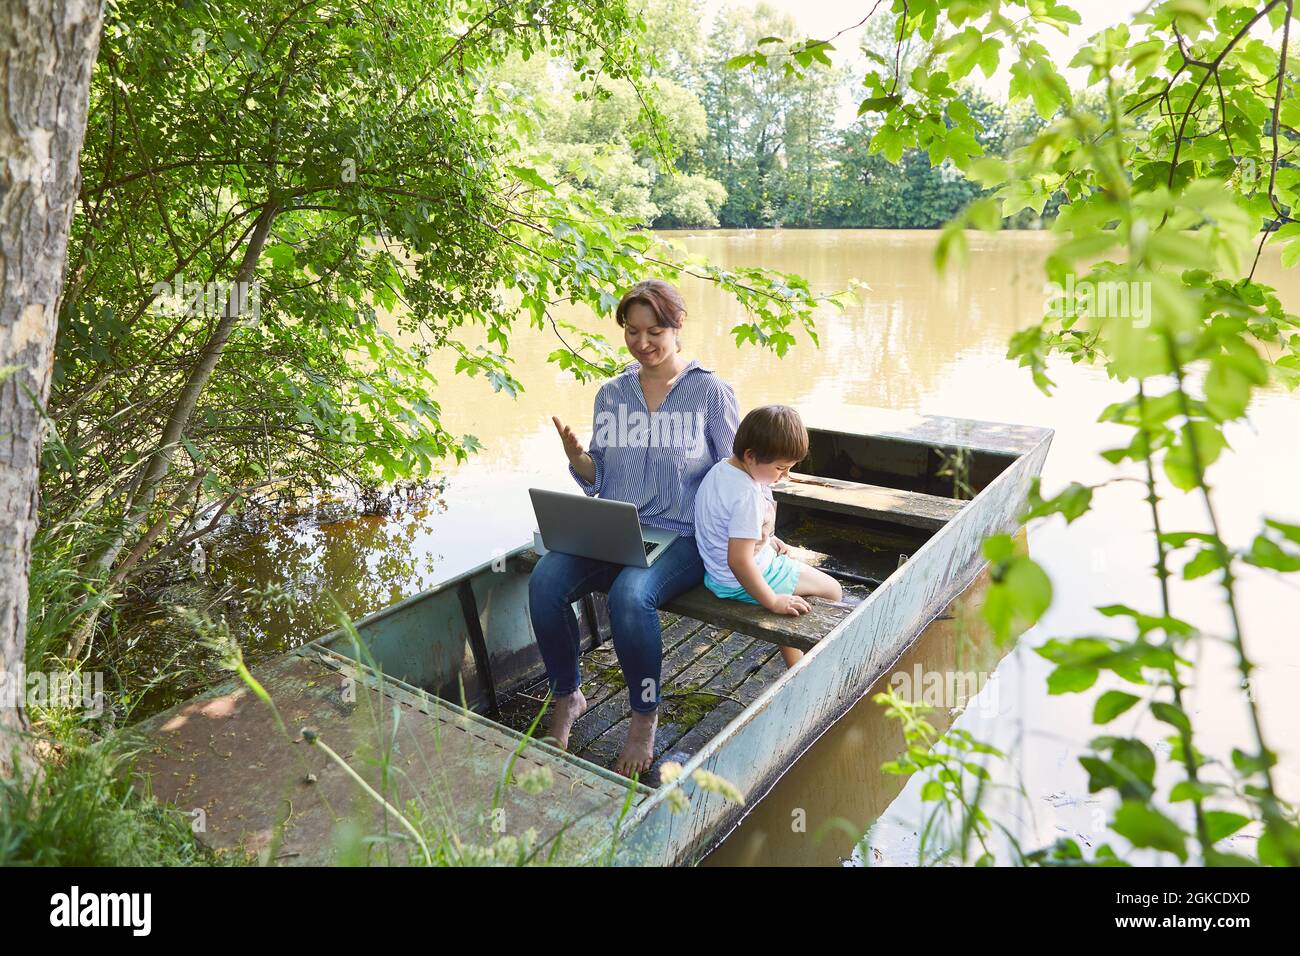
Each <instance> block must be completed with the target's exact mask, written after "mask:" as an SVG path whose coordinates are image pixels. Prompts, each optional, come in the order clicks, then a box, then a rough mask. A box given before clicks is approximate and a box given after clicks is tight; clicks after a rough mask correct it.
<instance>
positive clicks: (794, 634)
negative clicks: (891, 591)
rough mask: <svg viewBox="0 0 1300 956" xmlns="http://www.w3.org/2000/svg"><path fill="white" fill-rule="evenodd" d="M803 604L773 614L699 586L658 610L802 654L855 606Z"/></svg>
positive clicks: (534, 557) (528, 557) (528, 567)
mask: <svg viewBox="0 0 1300 956" xmlns="http://www.w3.org/2000/svg"><path fill="white" fill-rule="evenodd" d="M791 555H792V556H793V557H796V558H798V559H799V560H801V561H803V562H804V563H805V564H810V565H812V566H814V567H817V566H819V565H821V564H823V563H826V562H828V561H830V559H829V557H828V556H827V555H824V554H820V553H818V552H816V551H809V550H808V549H806V548H791ZM538 559H539V556H538V554H537V552H536V551H533V550H532V549H531V548H530V549H529V550H527V551H524V552H522V553H521V554H519V555H517V556H516V557H515V558H514V560H515V562H516V567H517V568H518V569H519V570H521V571H528V572H531V571H532V569H533V566H534V565H536V564H537V561H538ZM864 580H865V579H864ZM849 586H850V587H852V586H853V585H849ZM805 600H807V602H808V605H809V607H810V608H811V610H809V611H808V612H807V613H806V614H800V615H797V616H796V615H791V614H774V613H773V612H771V611H769V610H767V609H766V608H764V607H761V606H759V605H757V604H748V603H746V602H744V601H727V600H723V599H722V598H719V597H718V596H716V595H715V594H714V593H713V592H712V591H710V590H709V589H708V588H706V587H705V586H704V585H702V584H701V585H700V586H699V587H695V588H692V589H691V590H689V591H687V592H686V593H684V594H680V595H678V596H677V597H675V598H673V599H672V600H670V601H667V602H665V603H664V605H663V606H662V607H661V608H660V610H663V611H667V612H669V613H671V614H680V615H681V616H682V617H689V618H691V619H693V620H696V621H703V622H704V623H706V624H712V625H713V626H715V627H718V628H721V629H723V630H727V631H735V632H736V633H737V634H745V635H747V636H749V637H754V638H758V639H759V640H763V641H769V642H771V643H773V644H778V645H781V646H784V647H797V648H799V649H800V650H804V651H806V650H811V649H812V647H813V646H814V645H815V644H816V643H817V642H818V641H819V640H821V639H822V638H823V637H825V636H826V635H827V634H829V633H830V632H831V630H832V629H833V628H834V627H835V625H836V624H838V623H839V622H840V621H842V620H843V619H844V618H846V617H848V615H849V612H850V611H852V610H853V608H854V606H855V604H856V602H854V601H843V602H838V603H837V602H835V601H827V600H824V599H822V598H816V597H810V598H806V599H805Z"/></svg>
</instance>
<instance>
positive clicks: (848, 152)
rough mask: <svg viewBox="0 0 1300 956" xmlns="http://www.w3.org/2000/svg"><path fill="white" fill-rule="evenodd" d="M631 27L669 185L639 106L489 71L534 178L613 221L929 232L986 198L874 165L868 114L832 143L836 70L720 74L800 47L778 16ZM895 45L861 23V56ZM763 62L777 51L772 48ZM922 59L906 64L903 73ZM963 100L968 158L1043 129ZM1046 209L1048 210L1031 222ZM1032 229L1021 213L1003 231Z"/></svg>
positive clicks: (687, 19)
mask: <svg viewBox="0 0 1300 956" xmlns="http://www.w3.org/2000/svg"><path fill="white" fill-rule="evenodd" d="M641 15H642V16H643V17H644V19H645V20H646V23H647V26H648V33H647V36H646V41H645V43H644V47H645V50H646V55H647V57H649V58H653V60H654V61H655V65H654V68H653V73H654V76H655V84H654V88H653V104H652V106H651V108H652V109H654V110H655V111H656V112H658V113H659V114H660V115H661V117H662V118H663V120H664V121H665V128H666V130H667V134H668V136H669V138H670V142H671V147H672V149H673V151H674V153H675V157H676V158H675V161H674V164H673V169H671V170H669V169H666V168H662V167H661V165H660V163H659V162H658V161H656V159H655V158H654V157H655V155H656V153H657V152H658V151H659V150H658V147H661V146H662V145H663V144H662V143H661V142H657V141H655V140H653V139H652V138H651V137H652V135H653V134H652V133H651V131H650V129H649V127H648V124H647V123H646V121H645V119H644V116H643V107H644V106H645V105H646V103H645V102H644V101H643V100H642V99H641V98H639V97H638V95H637V93H636V92H635V91H634V90H633V89H632V86H631V84H629V83H626V82H624V81H614V82H610V83H608V84H606V86H607V87H608V95H607V96H606V97H605V98H603V99H587V100H579V101H576V102H575V101H574V99H573V95H572V94H573V89H572V88H573V86H574V83H575V81H574V80H573V79H572V73H571V72H565V73H562V74H561V73H560V72H559V71H555V70H554V69H553V68H552V67H551V65H550V64H548V63H546V62H543V61H542V60H539V59H532V60H530V61H524V60H523V59H521V58H519V57H515V58H514V59H513V60H511V61H510V62H509V63H507V64H506V66H505V67H504V68H503V70H502V78H503V81H505V82H508V83H511V84H515V85H517V86H520V87H521V88H523V89H524V90H525V91H526V92H527V94H528V95H529V96H531V97H532V98H533V101H534V102H535V103H536V104H537V109H538V114H539V126H540V128H541V129H542V131H543V134H544V142H543V143H541V144H539V148H540V149H541V150H542V152H544V153H545V154H546V156H547V161H543V162H540V163H538V167H539V168H540V169H542V170H544V171H545V172H546V173H548V174H549V175H550V176H553V177H555V178H556V179H558V180H565V179H567V180H568V182H569V183H570V184H571V185H572V187H573V188H580V189H587V190H594V191H595V192H596V193H597V194H598V195H599V196H600V198H601V199H602V200H603V201H604V202H606V203H607V204H609V205H610V206H611V207H612V208H614V209H615V210H616V211H618V212H620V213H622V214H623V215H626V216H628V217H630V218H631V219H633V220H635V221H637V222H639V223H641V224H644V225H649V226H653V227H656V228H689V227H706V228H707V227H718V226H721V227H726V228H764V227H774V226H785V227H826V228H893V229H932V228H937V227H938V226H940V225H942V224H943V223H944V222H946V221H947V220H949V219H951V218H952V217H953V216H954V215H956V213H957V212H958V211H960V210H961V209H962V208H963V207H964V206H966V205H967V204H968V203H969V202H970V201H971V200H972V199H975V198H977V197H979V196H981V195H983V194H984V190H982V189H981V187H980V186H979V185H978V184H976V183H974V182H972V181H970V180H969V179H967V178H966V177H965V176H963V175H962V174H961V173H960V172H958V170H957V168H956V166H954V165H953V164H952V163H951V162H949V161H944V162H942V163H940V164H938V165H933V164H932V163H931V158H930V157H929V156H928V155H927V153H926V152H925V151H923V150H918V149H904V150H902V151H901V155H899V156H897V157H896V158H895V157H892V156H891V157H889V158H887V157H886V156H885V155H881V154H880V152H871V151H870V150H871V145H872V139H873V137H874V136H876V135H877V130H878V128H879V123H878V120H877V118H876V116H875V115H873V114H871V113H867V114H865V115H862V116H860V117H858V118H857V120H856V121H854V122H853V123H852V124H851V125H849V126H848V127H847V128H838V127H837V126H836V113H837V110H838V108H839V103H840V94H841V91H842V90H843V88H844V86H845V84H846V83H849V82H850V81H851V70H849V69H846V68H845V67H842V66H841V67H832V66H831V65H830V64H829V63H820V62H813V63H812V65H811V68H806V69H802V70H800V71H798V72H797V73H795V72H792V71H787V70H786V69H785V68H784V66H783V64H782V63H780V62H775V61H774V62H773V63H772V65H770V66H765V67H762V68H756V69H744V70H736V69H728V68H727V66H726V64H727V62H728V61H729V60H731V59H732V58H733V57H736V56H738V55H742V54H744V53H746V52H748V51H751V50H754V49H755V48H756V47H757V46H759V44H760V42H761V41H763V39H764V38H769V37H782V38H786V39H787V40H793V39H794V38H796V37H798V36H801V34H800V33H799V28H798V27H797V25H796V23H795V22H794V21H793V20H792V19H791V18H790V17H789V16H788V15H786V14H783V13H780V12H778V11H776V10H774V9H773V8H772V7H770V6H768V5H766V4H759V5H757V6H756V7H752V8H724V9H723V10H721V11H720V12H719V13H718V15H717V17H716V18H715V20H714V22H713V23H712V24H705V23H704V22H703V12H702V4H701V2H700V0H662V2H658V0H657V2H655V3H653V4H648V5H647V8H646V9H643V10H642V13H641ZM893 30H894V23H893V20H892V19H891V18H889V17H887V16H884V15H882V16H879V17H873V18H872V20H871V21H870V23H869V25H868V27H867V28H866V30H865V32H864V33H863V34H862V35H861V37H860V38H859V41H858V43H859V47H860V49H861V50H862V51H863V53H864V54H865V55H866V56H867V57H869V58H872V59H879V58H880V57H882V56H886V55H892V50H893V47H894V42H893V39H892V33H893ZM765 48H766V49H768V50H769V51H773V52H779V51H780V50H781V49H782V48H783V47H782V45H780V44H775V43H773V42H771V41H769V43H768V44H767V45H766V47H765ZM927 55H929V51H928V50H927V49H925V48H917V49H913V50H911V51H910V52H909V54H908V57H909V58H910V59H911V60H913V61H914V62H921V61H922V60H923V59H924V58H925V57H926V56H927ZM775 59H779V57H778V58H775ZM799 74H802V75H799ZM561 77H562V79H561ZM961 99H962V101H963V102H964V103H965V104H966V106H967V107H968V108H969V110H970V112H971V113H972V114H975V115H976V116H977V117H978V118H979V120H980V121H981V124H982V125H983V127H984V128H985V130H986V132H985V133H984V134H982V135H981V137H980V145H981V146H982V147H983V148H984V151H985V153H986V154H989V155H993V156H1002V155H1005V154H1006V153H1007V152H1008V151H1009V150H1011V149H1013V148H1014V147H1015V146H1017V145H1020V144H1023V143H1025V142H1027V141H1029V140H1030V139H1031V138H1032V137H1033V135H1034V134H1035V133H1036V132H1037V131H1039V130H1040V129H1041V128H1042V127H1043V125H1044V123H1043V120H1042V119H1040V118H1039V117H1038V116H1037V114H1036V113H1035V112H1034V110H1033V108H1032V106H1030V105H1028V104H1026V103H1019V104H1016V105H1015V106H1008V105H1007V104H1006V103H1005V102H998V101H997V100H995V99H993V98H991V97H990V96H988V95H987V94H985V93H984V92H983V91H981V90H980V89H979V88H978V87H976V86H974V85H971V86H968V87H966V88H965V89H964V90H963V92H962V95H961ZM1054 209H1055V203H1049V204H1048V206H1047V207H1046V208H1045V209H1044V211H1043V217H1044V218H1047V217H1050V216H1051V215H1052V214H1053V212H1054ZM1039 218H1040V217H1038V216H1036V215H1035V214H1034V213H1033V212H1031V211H1028V210H1026V211H1024V212H1023V213H1021V214H1020V215H1018V216H1017V217H1016V218H1015V219H1014V220H1013V221H1012V222H1011V223H1009V225H1011V226H1013V227H1020V228H1024V227H1028V226H1032V225H1034V224H1035V221H1036V220H1037V219H1039Z"/></svg>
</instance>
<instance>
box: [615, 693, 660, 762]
mask: <svg viewBox="0 0 1300 956" xmlns="http://www.w3.org/2000/svg"><path fill="white" fill-rule="evenodd" d="M658 722H659V711H658V710H652V711H650V713H648V714H642V713H638V712H637V711H635V710H634V711H632V721H631V725H630V726H629V727H628V729H627V740H626V741H624V743H623V752H622V753H620V754H619V755H618V760H616V761H615V762H614V770H615V772H616V773H621V774H622V775H623V776H625V777H630V776H632V774H634V773H638V774H644V773H645V772H646V771H647V770H649V769H650V765H651V764H652V763H654V752H655V725H656V724H657V723H658Z"/></svg>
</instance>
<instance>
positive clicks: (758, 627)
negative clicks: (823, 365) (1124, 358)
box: [320, 429, 1015, 786]
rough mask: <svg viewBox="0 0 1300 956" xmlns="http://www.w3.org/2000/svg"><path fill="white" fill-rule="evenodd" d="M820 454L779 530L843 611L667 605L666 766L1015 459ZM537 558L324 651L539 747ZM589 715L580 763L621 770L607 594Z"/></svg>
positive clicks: (624, 710)
mask: <svg viewBox="0 0 1300 956" xmlns="http://www.w3.org/2000/svg"><path fill="white" fill-rule="evenodd" d="M809 433H810V450H809V455H808V457H807V458H806V459H805V460H804V461H803V462H801V463H800V466H799V469H798V470H797V471H796V472H795V473H793V474H792V475H791V476H790V478H789V480H787V481H785V482H782V483H780V484H778V485H774V486H773V488H772V491H773V496H774V497H775V499H776V501H777V504H778V507H777V532H776V533H777V534H778V535H779V536H780V537H781V538H782V539H783V540H784V541H786V542H787V543H788V544H790V545H791V546H792V547H793V548H795V549H796V551H795V556H797V557H799V558H800V559H801V560H804V561H806V562H807V563H809V564H811V565H813V566H815V567H819V568H821V569H822V570H824V571H825V572H827V573H828V574H830V575H831V576H833V577H835V578H837V579H838V580H839V581H840V583H841V585H842V586H843V589H844V595H845V598H844V600H843V601H841V602H831V601H826V600H822V599H818V598H813V599H810V601H809V603H810V604H811V605H812V610H811V611H810V612H809V613H807V614H804V615H800V616H798V617H789V616H780V615H776V614H773V613H771V612H769V611H767V610H765V609H763V608H761V607H758V606H756V605H750V604H746V603H742V602H738V601H724V600H720V599H718V598H717V597H715V596H714V595H713V594H712V593H710V592H709V591H708V590H707V589H705V588H704V587H703V586H702V585H701V586H700V587H697V588H695V589H693V590H691V591H689V592H687V593H685V594H683V595H681V596H680V597H678V598H676V599H674V600H673V601H671V602H669V603H668V604H666V605H665V606H664V607H663V608H662V609H661V615H660V616H661V623H662V628H663V682H664V686H663V689H662V704H661V710H660V716H659V729H658V731H657V733H656V744H655V758H656V759H655V765H654V768H653V770H652V772H651V773H650V774H648V775H647V779H646V780H645V782H646V783H648V784H649V785H651V786H654V785H656V783H657V781H658V770H659V767H660V765H661V764H662V763H663V762H665V761H667V760H673V761H678V762H685V761H686V760H687V759H689V758H690V756H691V755H693V754H694V753H696V752H697V751H699V750H700V749H701V748H702V747H703V746H704V744H706V743H707V742H708V741H709V740H710V739H711V738H712V737H713V736H714V735H716V734H717V733H718V732H719V731H720V730H722V729H723V728H724V727H725V726H726V725H727V724H728V723H729V722H730V721H731V720H732V719H734V718H735V717H736V716H737V715H738V714H740V713H741V712H742V711H743V710H744V709H745V707H746V706H748V705H749V704H750V703H751V702H753V701H754V700H755V699H756V698H757V697H758V696H759V694H760V693H762V691H763V690H764V688H766V687H767V686H769V685H770V684H771V683H773V682H774V681H775V680H776V679H777V678H778V677H779V676H780V675H781V673H782V672H783V670H784V668H785V665H784V662H783V660H782V657H781V655H780V653H779V648H780V647H781V646H782V645H785V646H792V647H797V648H800V649H804V650H807V649H809V648H812V647H813V646H815V645H816V643H817V642H818V641H819V640H821V639H822V638H823V637H825V636H826V635H827V634H828V633H830V631H831V630H832V629H833V628H834V627H835V626H836V625H837V624H838V623H839V622H840V621H841V620H843V619H844V618H845V617H847V616H848V615H849V614H850V613H851V612H852V611H853V609H854V607H855V606H856V605H857V604H859V603H861V601H863V600H864V599H866V598H867V597H868V596H869V595H870V594H871V592H872V591H874V590H875V589H876V588H878V587H880V585H881V584H883V583H884V581H885V580H887V579H888V578H889V577H890V576H891V575H893V574H895V573H897V572H898V571H899V569H900V568H901V567H903V566H905V563H906V561H907V558H908V557H909V556H910V555H912V554H914V553H916V551H917V550H918V549H919V548H920V547H921V546H922V545H923V544H924V543H925V542H926V541H928V540H929V539H930V538H931V537H933V536H934V535H935V534H936V533H937V532H938V531H939V530H940V529H941V528H943V527H944V525H945V524H947V522H948V521H950V520H952V518H954V517H955V516H956V515H957V514H958V513H959V512H960V510H961V508H962V507H963V505H964V504H965V502H966V501H967V500H968V499H970V498H971V497H973V496H974V495H976V494H978V493H979V491H980V490H982V489H983V488H984V487H985V486H986V485H987V484H988V483H989V482H991V481H992V480H993V479H994V478H996V477H997V475H998V474H1000V473H1001V472H1002V471H1003V470H1004V469H1005V468H1006V467H1007V466H1008V465H1009V464H1011V463H1012V462H1013V461H1014V460H1015V455H1014V454H1012V453H1010V452H1008V453H1006V454H1002V453H998V452H992V451H982V450H971V449H968V448H965V447H963V446H960V445H944V444H943V443H942V442H934V441H925V440H919V441H918V440H906V439H902V438H894V437H881V436H878V435H862V434H847V433H844V432H838V431H830V430H819V429H810V430H809ZM537 560H538V556H537V554H536V553H535V552H534V551H533V550H532V548H531V547H521V548H519V549H516V550H515V551H513V552H511V553H510V554H509V555H506V556H504V557H502V558H499V559H498V560H496V561H494V562H492V563H491V564H489V565H484V566H482V567H480V568H477V569H475V570H473V571H471V572H468V573H467V574H465V575H462V576H461V577H459V578H456V579H454V580H452V581H449V582H447V583H445V584H443V585H440V586H439V587H437V588H435V589H433V590H432V591H429V592H425V593H424V594H420V595H416V596H415V597H412V598H409V599H407V600H406V601H403V602H401V603H399V604H396V605H393V606H392V607H389V608H386V609H384V610H382V611H379V612H376V613H375V614H372V615H370V616H369V617H367V618H365V619H363V620H361V621H359V622H358V624H357V632H358V634H359V636H360V638H361V641H362V642H363V644H364V645H365V647H364V650H362V649H360V648H357V647H356V645H355V642H354V641H353V640H352V638H351V637H350V636H349V635H347V634H344V633H335V634H333V635H328V636H326V637H325V638H322V639H321V641H320V643H321V644H322V645H323V646H325V647H326V648H328V649H329V650H332V651H335V652H337V653H339V654H342V655H344V656H347V657H360V658H361V659H363V660H366V659H368V660H367V662H368V663H370V664H371V666H375V667H377V668H378V669H379V670H381V671H382V672H383V673H384V674H385V675H388V676H391V677H396V678H398V679H399V680H402V681H404V682H406V683H408V684H410V685H413V686H414V687H416V688H419V689H421V690H424V691H426V692H428V693H430V694H433V695H435V696H437V697H440V698H442V699H444V700H448V701H451V702H453V703H457V704H460V705H461V706H464V707H466V708H468V709H470V710H473V711H475V712H477V713H479V714H482V715H483V716H485V717H487V718H489V719H491V720H493V721H495V722H496V723H498V724H500V725H503V726H505V727H508V728H511V729H512V730H514V731H516V732H519V733H521V734H522V733H528V732H530V730H531V732H532V734H533V735H534V736H541V730H540V725H535V720H536V718H537V717H538V714H539V712H540V711H541V709H542V707H543V705H544V703H545V698H546V692H547V685H546V678H545V672H544V670H543V667H542V663H541V659H540V656H539V655H538V653H537V649H536V644H535V642H534V640H533V637H532V633H531V628H530V624H529V620H528V613H527V599H528V586H527V585H528V574H529V573H530V571H531V570H532V568H533V566H534V565H535V564H536V562H537ZM574 614H575V616H576V618H577V621H578V625H579V630H580V633H581V634H582V647H583V656H582V665H581V666H582V674H583V684H582V691H583V694H584V696H585V697H586V699H587V701H588V705H589V706H588V709H587V711H586V712H585V713H584V714H583V715H582V717H580V718H579V720H578V721H577V723H576V725H575V726H574V728H573V733H572V736H571V738H570V746H569V751H570V753H571V754H573V755H575V756H577V757H579V758H582V759H584V760H588V761H590V762H592V763H594V764H596V765H598V766H601V767H606V768H607V767H610V766H611V765H612V764H613V762H614V760H615V758H616V757H617V755H618V753H619V751H620V749H621V748H622V745H623V742H624V739H625V737H626V733H627V729H628V724H629V718H630V707H629V702H628V694H627V693H626V688H625V686H624V683H623V675H622V671H621V670H620V668H619V666H618V661H617V658H616V656H615V653H614V648H613V643H612V641H611V637H610V629H609V622H608V616H607V614H606V609H605V596H604V595H603V594H600V593H596V594H593V595H591V596H589V597H588V598H586V599H584V600H582V601H580V602H577V603H575V605H574Z"/></svg>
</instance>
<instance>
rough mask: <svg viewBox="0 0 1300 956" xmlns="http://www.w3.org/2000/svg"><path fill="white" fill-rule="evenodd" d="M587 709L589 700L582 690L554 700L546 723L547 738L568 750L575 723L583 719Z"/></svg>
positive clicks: (562, 748)
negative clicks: (570, 734)
mask: <svg viewBox="0 0 1300 956" xmlns="http://www.w3.org/2000/svg"><path fill="white" fill-rule="evenodd" d="M586 709H587V698H585V697H583V696H582V691H581V690H575V691H574V692H573V693H572V694H567V695H566V696H564V697H556V698H555V699H554V700H552V701H551V712H550V714H549V715H548V718H547V721H546V736H547V737H549V738H550V741H551V743H553V744H555V746H557V747H559V748H560V749H561V750H568V749H569V733H570V731H572V730H573V722H574V721H575V720H577V719H578V718H579V717H581V716H582V712H583V711H584V710H586Z"/></svg>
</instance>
